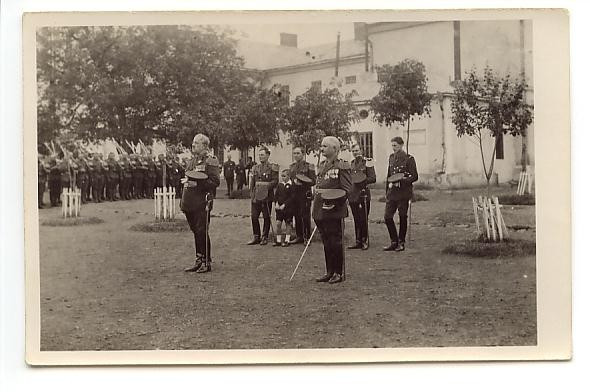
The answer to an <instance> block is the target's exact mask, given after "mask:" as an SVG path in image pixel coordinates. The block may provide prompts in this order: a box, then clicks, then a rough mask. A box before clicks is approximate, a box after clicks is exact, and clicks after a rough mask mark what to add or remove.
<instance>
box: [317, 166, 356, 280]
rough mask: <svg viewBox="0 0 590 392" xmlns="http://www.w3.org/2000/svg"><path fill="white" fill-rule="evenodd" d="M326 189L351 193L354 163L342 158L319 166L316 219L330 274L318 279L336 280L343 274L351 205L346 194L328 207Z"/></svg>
mask: <svg viewBox="0 0 590 392" xmlns="http://www.w3.org/2000/svg"><path fill="white" fill-rule="evenodd" d="M322 189H342V190H344V191H345V192H346V195H349V194H350V192H351V191H352V181H351V177H350V164H349V163H348V162H346V161H343V160H341V159H338V158H336V159H334V160H331V161H328V160H325V161H323V162H321V163H320V165H319V167H318V176H317V185H316V194H315V196H314V200H313V210H312V214H313V220H314V222H315V224H316V226H317V228H318V230H319V231H320V234H321V236H322V241H323V243H324V257H325V259H326V275H325V276H324V277H323V278H320V279H318V281H320V282H327V281H329V280H330V281H333V282H336V281H340V279H341V276H342V264H343V261H344V248H343V245H342V235H343V231H344V218H345V217H347V216H348V207H347V206H346V197H343V198H341V199H339V200H336V201H335V202H334V205H333V207H332V208H330V209H325V208H324V200H323V199H322V197H321V194H320V192H321V190H322ZM336 274H338V275H336Z"/></svg>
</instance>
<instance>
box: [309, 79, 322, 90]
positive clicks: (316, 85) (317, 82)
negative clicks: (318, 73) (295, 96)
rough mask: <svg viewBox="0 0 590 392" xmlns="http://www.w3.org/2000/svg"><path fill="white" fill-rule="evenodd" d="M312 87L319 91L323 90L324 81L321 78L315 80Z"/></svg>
mask: <svg viewBox="0 0 590 392" xmlns="http://www.w3.org/2000/svg"><path fill="white" fill-rule="evenodd" d="M311 88H312V89H313V90H315V91H317V92H319V93H321V92H322V81H321V80H314V81H313V82H311Z"/></svg>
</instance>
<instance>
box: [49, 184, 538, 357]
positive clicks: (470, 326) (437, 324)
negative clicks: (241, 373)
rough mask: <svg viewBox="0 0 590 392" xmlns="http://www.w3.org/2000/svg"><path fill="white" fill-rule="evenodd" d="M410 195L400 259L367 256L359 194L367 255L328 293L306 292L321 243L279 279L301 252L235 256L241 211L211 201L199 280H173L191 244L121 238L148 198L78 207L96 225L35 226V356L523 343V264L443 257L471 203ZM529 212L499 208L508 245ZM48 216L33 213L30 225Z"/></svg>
mask: <svg viewBox="0 0 590 392" xmlns="http://www.w3.org/2000/svg"><path fill="white" fill-rule="evenodd" d="M504 191H506V190H504ZM420 192H421V193H422V194H423V195H424V196H426V197H427V198H428V199H429V200H428V201H421V202H418V203H414V204H413V208H412V209H413V211H412V225H411V243H410V244H409V247H408V249H407V250H406V252H401V253H396V252H382V251H381V247H382V246H383V245H386V244H387V242H388V238H387V230H386V228H385V225H384V224H383V223H380V222H381V219H382V214H383V210H384V206H385V204H384V203H381V202H378V201H377V199H378V197H379V196H381V195H382V194H381V193H379V192H374V193H373V199H374V200H373V204H372V209H371V221H372V223H371V225H370V233H371V248H370V249H369V250H368V251H365V252H363V251H360V250H355V251H347V252H346V273H347V280H346V282H344V283H342V284H337V285H329V284H327V283H316V282H315V281H314V278H316V277H319V276H321V275H322V274H323V272H324V257H323V248H322V244H321V242H317V241H314V242H312V244H311V246H310V248H309V250H308V253H307V255H306V257H305V259H304V261H303V262H302V265H301V267H300V269H299V271H298V272H297V274H296V275H295V278H294V279H293V281H292V282H289V277H290V275H291V273H292V271H293V269H294V267H295V265H296V263H297V260H298V258H299V256H300V254H301V252H302V251H303V246H301V245H296V246H291V247H288V248H276V247H271V246H270V245H269V246H266V247H261V246H246V245H245V243H246V242H247V241H248V240H249V239H250V236H251V228H250V220H249V218H247V215H248V213H249V201H248V200H227V199H219V200H216V202H215V207H214V213H215V214H216V215H218V216H217V217H214V218H212V223H211V228H210V232H211V236H212V241H213V244H214V245H213V258H214V263H213V272H212V273H209V274H194V273H185V272H183V269H184V268H185V267H187V266H189V265H191V264H192V260H193V254H194V248H193V246H194V245H193V237H192V233H190V232H180V233H145V232H138V231H132V230H130V227H131V226H133V225H135V224H138V223H147V222H151V221H152V220H153V216H152V215H153V204H152V203H153V201H151V200H139V201H119V202H112V203H108V202H106V203H101V204H94V203H90V204H86V205H84V206H83V209H82V214H83V215H85V216H94V217H99V218H101V219H103V220H104V223H101V224H96V225H83V226H71V227H49V226H44V225H40V227H39V229H40V263H41V298H40V301H41V349H42V350H150V349H254V348H266V349H273V348H328V347H333V348H337V347H440V346H445V347H448V346H494V345H535V344H536V284H535V281H536V274H535V257H534V256H529V257H522V258H510V259H484V258H467V257H462V256H454V255H447V254H443V253H442V249H443V248H444V247H445V246H446V245H447V244H450V243H453V242H455V241H460V240H465V239H467V238H472V237H473V236H474V231H475V228H474V223H473V221H474V218H473V212H472V207H471V196H472V195H474V194H483V193H484V192H483V191H482V190H479V191H478V190H462V191H420ZM219 193H224V192H223V191H220V192H219ZM534 211H535V210H534V206H522V207H520V206H519V207H516V206H515V207H509V206H506V207H505V208H504V216H505V221H506V224H507V225H508V226H513V225H520V226H529V227H530V229H529V230H522V231H519V232H512V233H511V234H512V235H513V236H514V237H518V238H525V239H531V240H534V238H535V231H534V225H535V216H534ZM59 212H60V210H59V208H52V209H43V210H41V211H40V220H41V221H44V220H47V219H51V218H56V217H58V215H59ZM179 218H183V216H182V215H180V216H179ZM351 219H352V218H351V217H350V218H349V219H347V220H346V233H347V235H346V237H347V238H353V231H354V226H353V223H352V220H351Z"/></svg>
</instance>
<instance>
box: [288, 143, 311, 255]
mask: <svg viewBox="0 0 590 392" xmlns="http://www.w3.org/2000/svg"><path fill="white" fill-rule="evenodd" d="M304 157H305V153H304V151H303V149H302V148H301V147H295V148H293V159H295V162H293V163H291V166H289V177H290V178H291V182H292V183H293V189H294V190H295V194H296V197H295V206H294V210H295V211H294V212H295V233H296V234H297V236H296V237H295V238H294V239H293V240H292V241H291V244H297V243H302V242H306V241H307V240H308V239H309V236H310V235H311V219H310V208H311V196H312V195H311V187H312V186H314V185H315V183H316V174H315V168H314V166H313V164H312V163H308V162H306V161H305V159H304Z"/></svg>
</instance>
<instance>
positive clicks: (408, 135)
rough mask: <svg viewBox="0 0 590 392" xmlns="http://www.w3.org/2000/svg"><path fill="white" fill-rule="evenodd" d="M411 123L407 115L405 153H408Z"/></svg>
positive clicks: (410, 118)
mask: <svg viewBox="0 0 590 392" xmlns="http://www.w3.org/2000/svg"><path fill="white" fill-rule="evenodd" d="M411 121H412V117H411V116H409V115H408V130H407V136H406V152H407V153H408V154H409V153H410V122H411Z"/></svg>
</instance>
